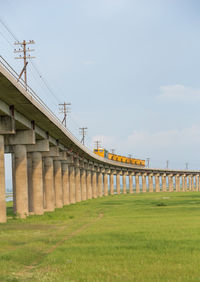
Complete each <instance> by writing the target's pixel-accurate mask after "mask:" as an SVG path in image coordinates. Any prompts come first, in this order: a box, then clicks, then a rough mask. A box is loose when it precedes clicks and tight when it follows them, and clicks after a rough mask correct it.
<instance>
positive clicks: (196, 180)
mask: <svg viewBox="0 0 200 282" xmlns="http://www.w3.org/2000/svg"><path fill="white" fill-rule="evenodd" d="M195 183H196V187H195V188H196V189H195V190H196V191H199V180H198V175H195Z"/></svg>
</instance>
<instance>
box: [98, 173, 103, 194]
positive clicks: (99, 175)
mask: <svg viewBox="0 0 200 282" xmlns="http://www.w3.org/2000/svg"><path fill="white" fill-rule="evenodd" d="M102 188H103V187H102V172H99V173H98V196H99V197H102V194H103V189H102Z"/></svg>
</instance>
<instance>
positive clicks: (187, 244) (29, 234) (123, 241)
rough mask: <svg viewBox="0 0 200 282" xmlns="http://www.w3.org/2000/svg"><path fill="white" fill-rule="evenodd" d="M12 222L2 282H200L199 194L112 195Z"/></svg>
mask: <svg viewBox="0 0 200 282" xmlns="http://www.w3.org/2000/svg"><path fill="white" fill-rule="evenodd" d="M8 205H11V203H8ZM8 214H9V217H10V219H9V220H8V223H7V224H1V225H0V281H120V282H122V281H200V193H198V192H187V193H157V194H156V193H152V194H150V193H146V194H138V195H135V194H134V195H130V194H128V195H119V196H118V195H115V196H109V197H106V198H101V199H95V200H89V201H86V202H82V203H78V204H75V205H71V206H66V207H64V208H63V209H58V210H56V212H54V213H46V214H45V215H44V216H30V217H29V218H27V219H26V220H20V219H15V218H14V217H13V216H12V211H11V208H10V207H8Z"/></svg>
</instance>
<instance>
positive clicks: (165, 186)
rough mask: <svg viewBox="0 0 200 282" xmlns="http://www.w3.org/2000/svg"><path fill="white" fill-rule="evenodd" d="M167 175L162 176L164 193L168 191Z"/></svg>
mask: <svg viewBox="0 0 200 282" xmlns="http://www.w3.org/2000/svg"><path fill="white" fill-rule="evenodd" d="M166 182H167V181H166V174H162V192H166V191H167V183H166Z"/></svg>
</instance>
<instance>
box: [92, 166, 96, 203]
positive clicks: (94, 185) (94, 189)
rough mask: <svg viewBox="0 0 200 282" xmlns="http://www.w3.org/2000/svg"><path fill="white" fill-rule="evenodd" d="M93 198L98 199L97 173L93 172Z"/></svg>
mask: <svg viewBox="0 0 200 282" xmlns="http://www.w3.org/2000/svg"><path fill="white" fill-rule="evenodd" d="M92 198H97V173H96V171H95V170H93V171H92Z"/></svg>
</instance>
